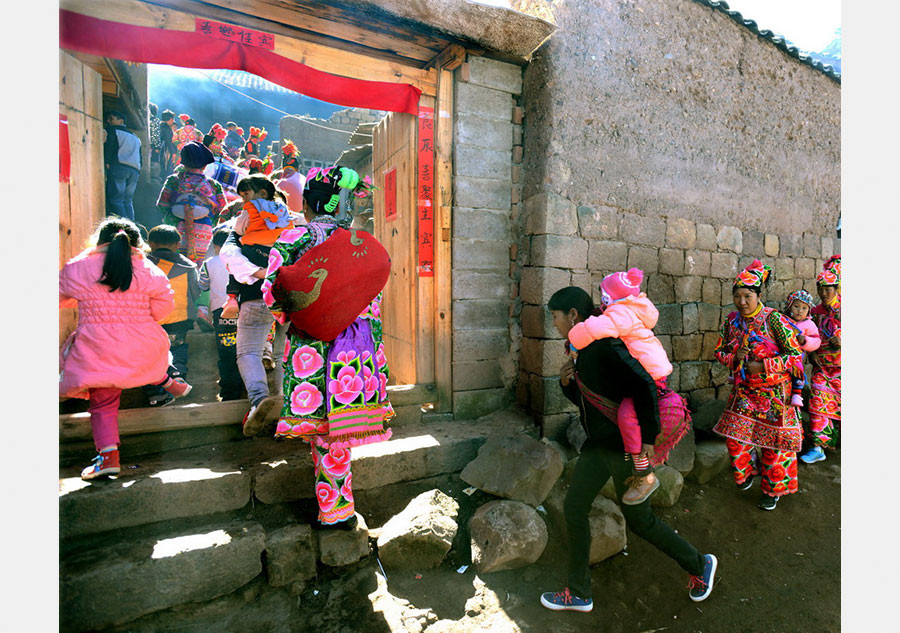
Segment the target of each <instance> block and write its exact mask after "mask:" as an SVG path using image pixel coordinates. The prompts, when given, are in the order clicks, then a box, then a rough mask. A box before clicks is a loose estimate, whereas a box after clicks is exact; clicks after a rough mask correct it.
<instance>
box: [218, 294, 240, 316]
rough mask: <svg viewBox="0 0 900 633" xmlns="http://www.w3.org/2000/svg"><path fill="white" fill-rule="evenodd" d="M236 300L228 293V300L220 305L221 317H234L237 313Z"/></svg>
mask: <svg viewBox="0 0 900 633" xmlns="http://www.w3.org/2000/svg"><path fill="white" fill-rule="evenodd" d="M238 312H239V310H238V302H237V298H236V297H232V296H231V295H228V301H226V302H225V305H224V306H222V314H221V316H220V317H219V318H221V319H236V318H237V315H238Z"/></svg>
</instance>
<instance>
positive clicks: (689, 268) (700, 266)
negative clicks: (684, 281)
mask: <svg viewBox="0 0 900 633" xmlns="http://www.w3.org/2000/svg"><path fill="white" fill-rule="evenodd" d="M711 261H712V260H711V255H710V253H708V252H706V251H697V250H689V251H685V253H684V274H685V275H696V276H698V277H707V276H708V275H709V270H710V262H711Z"/></svg>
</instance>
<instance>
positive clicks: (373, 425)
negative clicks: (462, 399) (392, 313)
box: [262, 216, 394, 524]
mask: <svg viewBox="0 0 900 633" xmlns="http://www.w3.org/2000/svg"><path fill="white" fill-rule="evenodd" d="M336 228H337V223H336V221H335V220H334V219H333V218H331V217H329V216H320V217H318V218H316V219H314V220H313V221H312V222H310V223H309V224H307V225H305V226H302V227H299V228H295V229H288V230H286V231H284V232H282V234H281V236H280V238H279V239H278V241H276V242H275V245H274V246H273V247H272V250H271V251H270V252H269V264H268V268H267V270H266V279H265V280H264V281H263V285H262V292H263V300H264V301H265V303H266V305H267V306H269V308H270V309H271V310H272V311H273V313H274V314H275V318H277V319H278V320H279V321H281V322H285V319H286V316H285V314H284V313H283V312H282V311H281V306H280V305H279V303H278V301H277V300H276V299H275V297H274V296H273V294H272V286H273V283H274V281H275V278H276V276H277V275H278V270H279V269H280V268H281V267H282V266H288V265H291V264H293V263H294V262H296V261H297V260H298V259H300V257H302V256H303V254H304V253H306V252H307V251H309V250H310V249H311V248H313V247H314V246H317V245H319V244H321V243H322V242H324V241H325V240H326V239H327V238H328V237H329V236H330V235H331V233H332V232H333V231H334V230H335V229H336ZM388 376H389V370H388V365H387V359H386V358H385V355H384V343H383V341H382V325H381V295H380V294H379V295H378V297H376V298H375V299H374V300H373V301H372V302H371V303H370V304H369V305H368V307H367V308H366V309H365V310H364V311H363V312H362V314H360V315H359V316H358V317H357V318H356V320H355V321H354V322H353V323H351V324H350V326H349V327H347V328H346V329H345V330H344V331H343V332H342V333H341V334H339V335H338V337H337V338H336V339H335V340H334V341H319V340H316V339H311V338H306V337H304V336H302V335H300V334H299V333H298V332H297V331H296V330H294V328H293V327H291V328H290V329H289V330H288V335H287V337H286V341H285V353H284V405H283V408H282V411H281V415H280V417H279V419H278V425H277V427H276V430H275V437H276V438H284V439H288V438H291V439H294V438H299V439H302V440H305V441H307V442H309V443H310V446H311V451H312V457H313V464H314V466H315V470H316V497H317V499H318V502H319V520H320V521H321V522H322V523H327V524H330V523H336V522H338V521H344V520H347V519H349V518H350V517H351V516H353V514H354V512H355V507H354V503H353V493H352V489H351V481H352V474H351V471H350V450H351V447H352V446H358V445H360V444H369V443H372V442H381V441H384V440H387V439H389V438H390V437H391V429H390V428H389V427H388V425H387V423H388V421H389V420H390V419H391V418H393V417H394V410H393V408H392V407H391V403H390V400H389V399H388V395H387V381H388Z"/></svg>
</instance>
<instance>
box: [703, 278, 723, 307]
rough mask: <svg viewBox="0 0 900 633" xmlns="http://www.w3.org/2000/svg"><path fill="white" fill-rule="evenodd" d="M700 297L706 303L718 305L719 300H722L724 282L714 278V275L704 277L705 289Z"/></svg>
mask: <svg viewBox="0 0 900 633" xmlns="http://www.w3.org/2000/svg"><path fill="white" fill-rule="evenodd" d="M700 298H701V299H702V300H703V301H704V302H705V303H711V304H713V305H716V306H718V305H719V302H720V301H721V300H722V282H721V281H720V280H718V279H713V278H712V277H707V278H706V279H704V280H703V291H702V292H701V293H700Z"/></svg>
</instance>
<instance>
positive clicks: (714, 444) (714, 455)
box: [687, 440, 731, 484]
mask: <svg viewBox="0 0 900 633" xmlns="http://www.w3.org/2000/svg"><path fill="white" fill-rule="evenodd" d="M730 463H731V458H730V457H729V456H728V448H726V446H725V441H724V440H703V441H701V442H697V449H696V450H695V452H694V469H693V470H691V472H690V474H688V476H687V479H689V480H690V481H693V482H696V483H698V484H705V483H707V482H708V481H710V480H712V479H713V477H715V476H716V475H718V474H720V473H721V472H722V471H724V470H726V469H727V468H728V465H729V464H730Z"/></svg>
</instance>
